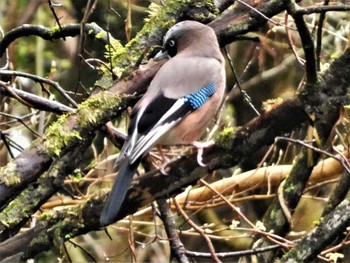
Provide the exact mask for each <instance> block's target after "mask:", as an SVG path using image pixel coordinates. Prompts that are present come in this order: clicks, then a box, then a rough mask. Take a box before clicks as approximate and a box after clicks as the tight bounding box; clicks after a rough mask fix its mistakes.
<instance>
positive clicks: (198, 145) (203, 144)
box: [192, 140, 214, 167]
mask: <svg viewBox="0 0 350 263" xmlns="http://www.w3.org/2000/svg"><path fill="white" fill-rule="evenodd" d="M192 145H193V146H194V147H196V148H197V162H198V164H199V165H200V166H202V167H206V166H207V165H206V164H205V163H203V150H204V148H208V147H210V146H212V145H214V141H213V140H210V141H206V142H197V141H195V142H193V143H192Z"/></svg>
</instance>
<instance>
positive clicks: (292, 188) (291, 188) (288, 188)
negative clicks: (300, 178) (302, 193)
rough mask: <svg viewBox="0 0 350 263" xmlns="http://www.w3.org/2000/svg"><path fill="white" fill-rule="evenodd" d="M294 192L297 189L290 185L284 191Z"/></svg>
mask: <svg viewBox="0 0 350 263" xmlns="http://www.w3.org/2000/svg"><path fill="white" fill-rule="evenodd" d="M294 190H295V187H294V185H293V184H290V185H288V186H287V187H286V188H285V189H284V191H285V192H286V193H291V192H294Z"/></svg>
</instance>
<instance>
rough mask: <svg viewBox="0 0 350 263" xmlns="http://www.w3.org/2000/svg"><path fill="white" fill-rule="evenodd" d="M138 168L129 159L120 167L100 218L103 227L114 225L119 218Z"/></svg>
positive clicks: (126, 158)
mask: <svg viewBox="0 0 350 263" xmlns="http://www.w3.org/2000/svg"><path fill="white" fill-rule="evenodd" d="M136 168H137V164H132V165H130V161H129V158H128V157H125V159H124V160H123V162H122V164H121V165H120V167H119V171H118V175H117V178H116V179H115V182H114V184H113V187H112V190H111V192H110V193H109V196H108V199H107V202H106V204H105V207H104V208H103V210H102V213H101V217H100V224H101V226H107V225H109V224H111V223H113V222H114V221H115V219H116V218H117V216H118V213H119V210H120V207H121V205H122V204H123V201H124V199H125V195H126V192H127V191H128V188H129V186H130V182H131V180H132V178H133V176H134V174H135V171H136Z"/></svg>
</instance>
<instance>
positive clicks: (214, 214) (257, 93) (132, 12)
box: [0, 0, 350, 262]
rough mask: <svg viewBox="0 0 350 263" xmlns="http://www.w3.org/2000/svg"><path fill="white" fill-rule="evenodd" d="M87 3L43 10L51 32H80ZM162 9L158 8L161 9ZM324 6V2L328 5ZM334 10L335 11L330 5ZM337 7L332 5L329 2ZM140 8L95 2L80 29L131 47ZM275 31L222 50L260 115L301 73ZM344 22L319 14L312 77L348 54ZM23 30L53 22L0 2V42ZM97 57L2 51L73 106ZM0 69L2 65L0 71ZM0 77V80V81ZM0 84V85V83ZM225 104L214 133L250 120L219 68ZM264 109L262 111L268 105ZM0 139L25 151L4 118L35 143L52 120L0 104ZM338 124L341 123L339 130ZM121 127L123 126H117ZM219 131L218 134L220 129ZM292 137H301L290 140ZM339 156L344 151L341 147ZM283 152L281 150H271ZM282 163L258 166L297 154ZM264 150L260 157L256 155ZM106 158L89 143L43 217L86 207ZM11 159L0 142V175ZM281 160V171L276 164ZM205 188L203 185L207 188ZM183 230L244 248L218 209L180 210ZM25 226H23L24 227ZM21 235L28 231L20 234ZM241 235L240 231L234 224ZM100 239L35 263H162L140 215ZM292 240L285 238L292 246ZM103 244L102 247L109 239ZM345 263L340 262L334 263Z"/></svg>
mask: <svg viewBox="0 0 350 263" xmlns="http://www.w3.org/2000/svg"><path fill="white" fill-rule="evenodd" d="M90 2H91V1H83V0H80V1H69V0H55V1H52V3H57V4H58V3H59V4H61V5H59V6H56V7H55V12H56V13H57V15H58V17H59V19H60V23H61V24H62V25H65V24H70V23H80V22H81V21H82V19H83V17H84V12H85V11H86V6H87V5H88V4H89V3H90ZM165 2H166V1H165ZM331 2H332V1H331ZM333 2H336V1H333ZM339 2H340V1H339ZM320 3H323V1H316V0H314V1H312V0H309V1H302V2H301V3H300V4H301V5H303V6H309V5H316V4H320ZM149 4H150V2H149V1H145V0H133V1H131V0H129V1H127V0H109V1H97V5H96V6H95V8H94V9H93V12H92V15H91V16H90V18H89V20H88V22H94V23H96V24H98V25H99V26H100V27H102V28H103V29H105V30H109V31H110V33H111V34H112V36H113V37H114V38H115V39H118V40H120V41H121V43H122V44H126V43H127V42H128V40H127V39H128V38H132V37H134V36H135V35H136V34H137V32H138V31H139V30H140V29H141V28H142V26H143V24H144V18H145V17H147V15H148V11H147V10H148V6H149ZM318 17H319V15H316V14H312V15H309V16H307V23H308V27H309V29H310V30H312V31H313V32H315V31H316V22H317V19H318ZM272 20H273V21H275V22H277V23H271V22H269V23H267V25H266V26H264V27H263V28H261V29H260V30H259V32H254V33H249V34H247V36H248V37H249V38H251V39H255V40H256V39H259V41H251V40H242V41H237V42H234V43H232V44H230V45H228V46H227V49H228V51H229V55H230V57H231V58H232V60H233V63H234V66H235V71H236V73H237V75H238V78H239V80H240V82H241V85H242V88H243V89H244V90H246V92H247V93H248V95H249V96H250V98H251V100H252V103H253V105H254V106H255V107H256V108H257V109H258V110H259V111H262V107H263V103H264V102H266V101H267V100H270V99H275V101H273V100H271V101H269V103H271V104H274V103H275V102H276V99H278V98H282V99H286V98H290V97H292V96H293V95H294V94H295V93H296V92H297V89H298V87H299V86H300V85H301V84H302V83H303V77H304V68H303V67H302V66H301V65H300V64H298V63H297V62H296V59H295V56H294V55H293V54H292V52H291V49H290V46H289V44H288V38H287V36H286V28H285V26H284V23H285V15H284V14H280V15H278V16H275V17H273V19H272ZM349 22H350V13H349V12H338V13H332V12H329V13H327V18H326V21H325V24H324V30H323V38H322V39H323V44H322V53H321V69H326V68H327V67H328V65H329V63H330V62H331V61H332V60H333V59H334V58H336V57H338V56H339V55H340V54H341V53H342V51H343V50H344V49H345V47H346V45H348V41H349V39H348V36H349V25H350V23H349ZM23 24H35V25H43V26H46V27H54V26H55V25H56V21H55V19H54V17H53V15H52V12H51V11H50V8H49V5H48V1H46V0H11V1H0V25H1V29H2V30H3V32H5V33H6V32H8V31H10V30H12V29H14V28H16V27H18V26H21V25H23ZM126 25H131V32H130V35H128V34H129V33H128V32H126V30H125V29H126ZM288 26H289V27H291V28H292V27H294V25H293V23H292V19H289V21H288ZM290 38H291V39H292V41H293V43H294V45H295V49H296V51H297V52H298V54H299V55H300V56H302V50H301V43H300V41H299V36H298V33H297V32H296V31H295V30H290ZM105 54H106V49H105V47H104V46H103V45H102V44H101V43H98V42H96V41H93V40H91V39H89V38H87V39H86V42H85V43H84V46H83V52H81V51H80V50H79V38H78V37H75V38H70V37H68V38H66V40H65V41H63V40H56V41H51V42H50V41H46V40H43V39H41V38H38V37H33V36H30V37H26V38H20V39H18V40H16V41H15V42H14V43H12V44H11V46H10V47H9V60H10V66H9V68H10V69H12V70H16V71H22V72H26V73H31V74H35V75H39V76H42V77H46V78H49V79H52V80H54V81H57V82H59V83H60V85H61V86H62V87H64V89H65V90H66V91H67V93H69V94H70V95H71V96H72V97H73V98H74V100H75V101H77V102H81V101H84V99H86V98H87V97H88V96H89V94H90V92H91V91H92V89H93V86H94V83H95V82H96V81H97V80H98V79H99V78H100V77H101V72H100V71H99V70H98V69H96V68H92V67H91V66H89V65H88V64H87V63H86V62H85V60H86V59H89V58H94V59H99V60H102V61H105V62H106V63H108V60H107V59H106V56H105ZM1 63H2V65H1V67H3V66H4V65H5V61H4V60H2V61H1ZM0 77H1V76H0ZM1 78H2V77H1ZM12 81H14V83H15V84H16V87H17V88H19V89H23V90H25V91H29V92H31V93H34V94H38V95H42V96H57V98H56V99H57V100H59V101H61V102H62V103H65V101H64V100H62V99H61V98H60V97H59V95H58V94H57V92H56V91H54V90H52V88H50V87H47V88H48V90H49V91H50V93H47V92H45V91H43V90H42V88H41V86H40V85H39V84H37V83H35V82H34V81H31V80H28V79H25V78H19V77H18V78H16V79H13V80H12ZM227 83H228V85H227V86H228V96H227V102H226V106H225V110H224V113H223V115H222V123H224V124H225V125H226V126H227V125H229V126H241V125H244V124H245V123H246V122H247V121H249V120H251V119H252V118H253V117H255V116H256V113H255V112H254V110H253V109H252V108H251V107H250V105H248V103H247V102H246V101H245V100H244V99H243V98H242V94H241V93H240V92H239V91H238V89H237V88H236V89H233V86H234V85H235V84H234V78H233V76H232V72H231V70H230V69H229V67H227ZM269 103H267V104H266V103H265V105H269ZM0 112H1V113H5V114H0V130H1V133H2V134H5V135H6V137H7V139H8V140H9V141H10V144H11V151H12V152H13V153H14V154H16V153H18V152H20V151H21V150H22V149H23V148H26V147H28V146H29V145H30V143H31V142H32V141H33V140H34V139H35V138H36V137H37V135H35V134H34V133H33V132H30V131H29V130H28V129H27V128H26V127H25V126H24V125H23V124H22V123H21V122H18V121H17V120H16V119H14V118H13V117H9V116H7V115H6V114H11V115H12V116H20V117H21V118H22V121H23V122H24V123H26V125H28V126H29V127H31V129H33V130H34V131H35V132H36V133H38V134H39V135H41V134H42V133H43V132H44V130H45V128H46V127H47V126H48V125H49V123H51V122H52V121H53V120H55V119H56V116H55V115H54V114H52V113H44V112H41V113H40V112H38V111H36V110H33V109H31V108H29V107H26V106H23V105H22V104H20V103H19V102H17V101H16V100H14V99H9V98H8V97H4V96H2V95H0ZM347 117H348V116H347V115H346V116H345V119H344V123H346V122H347V121H348V118H347ZM121 124H123V125H124V127H125V123H124V122H121ZM222 126H224V125H222ZM342 129H343V130H342V132H343V134H344V135H345V137H347V132H348V129H347V127H346V126H342ZM300 132H301V133H302V132H303V131H300ZM344 147H347V145H346V146H344ZM280 148H281V149H283V145H281V147H280ZM291 148H292V149H288V151H286V152H287V153H286V152H284V153H283V154H284V155H283V156H281V155H280V153H279V152H275V153H274V154H273V155H271V156H269V157H268V158H267V159H266V160H265V162H266V163H267V165H272V164H276V163H278V164H281V163H283V164H290V163H291V162H292V160H293V157H294V156H295V153H296V152H298V149H299V148H298V147H291ZM265 150H267V149H265ZM115 153H116V150H115V148H114V147H113V146H112V145H111V143H109V142H108V141H107V140H106V139H105V138H104V137H103V136H102V135H99V136H97V138H96V141H95V144H94V145H93V146H92V147H91V150H90V151H89V152H88V153H85V154H86V155H87V158H86V163H84V164H82V165H81V167H80V168H81V170H77V173H76V174H75V175H72V178H68V179H67V184H66V189H64V190H63V191H62V192H60V193H58V194H57V195H56V196H55V197H53V198H52V199H51V200H50V202H49V203H48V204H46V205H45V206H44V207H43V209H44V210H45V209H53V208H59V207H60V206H61V205H62V204H61V203H62V201H65V200H66V201H67V204H68V205H69V204H72V203H74V202H73V201H72V199H71V198H70V197H69V194H67V192H66V191H69V192H71V193H73V194H74V195H78V196H82V197H86V196H88V194H89V191H90V192H91V191H98V189H99V188H100V187H101V184H100V183H97V184H95V180H96V179H97V178H102V177H103V176H104V175H106V174H108V173H109V172H110V170H111V164H110V163H111V162H109V164H108V165H109V166H108V167H107V168H106V167H103V168H101V167H102V166H103V165H106V164H105V163H104V161H106V160H108V159H107V158H110V156H114V157H115V155H113V154H115ZM264 154H265V152H264V151H262V152H257V153H256V155H255V156H251V158H249V159H247V160H246V161H245V162H244V163H242V165H241V166H240V167H234V168H232V169H230V170H226V171H219V172H218V173H216V175H215V177H213V178H221V177H225V176H231V174H233V173H240V172H242V171H245V170H249V169H254V168H255V167H256V165H257V164H258V163H259V162H260V161H261V160H262V159H263V156H264ZM10 158H11V156H10V154H9V151H8V149H7V148H6V147H5V145H4V143H3V142H0V165H1V166H3V165H5V164H6V163H7V162H8V161H9V159H10ZM281 160H282V161H281ZM213 178H207V179H208V180H214V179H213ZM334 183H335V182H334V181H333V182H330V183H328V184H325V185H323V186H320V187H318V188H315V189H314V190H312V191H310V193H308V194H306V195H305V197H304V198H303V199H302V202H301V203H300V204H299V206H298V209H297V211H296V214H295V220H296V222H298V224H297V225H296V228H295V229H293V231H294V232H291V234H290V236H289V237H288V238H290V239H294V238H299V237H300V236H301V235H302V234H303V233H304V231H308V230H310V229H311V228H312V227H313V226H314V224H315V223H317V220H318V219H319V216H320V214H321V212H322V209H323V207H324V204H325V202H326V199H327V197H328V195H329V193H330V192H331V189H332V187H333V185H334ZM266 191H267V188H266V187H260V188H258V189H255V190H252V191H246V192H245V193H244V194H243V195H242V196H245V197H247V196H252V197H254V195H263V194H265V193H266ZM270 200H271V198H270V197H268V196H266V198H262V199H261V200H257V199H255V198H251V200H250V201H242V202H239V203H236V205H237V206H238V207H240V208H241V210H242V212H244V214H245V215H246V216H247V217H249V218H250V220H251V221H253V222H256V221H258V220H259V219H260V218H261V216H262V214H263V213H264V211H265V210H266V207H267V205H268V204H269V202H270ZM189 214H191V218H192V220H194V221H195V222H196V223H197V224H198V225H201V226H202V227H203V229H205V231H206V233H207V234H208V235H210V237H211V238H212V240H213V243H214V245H215V248H216V251H217V252H220V251H231V250H233V249H235V250H236V249H237V250H238V249H245V248H246V246H247V243H248V242H249V241H250V238H251V234H252V233H249V232H244V231H238V230H234V229H231V228H230V225H231V223H232V221H234V220H238V218H237V215H236V214H233V212H232V211H231V209H230V208H228V207H227V206H218V207H216V208H215V209H202V208H198V209H193V210H189ZM34 221H35V220H34V219H33V222H34ZM176 223H177V225H178V226H179V229H180V230H181V233H180V234H181V238H182V241H183V242H184V245H185V247H186V248H187V249H189V250H193V251H206V245H204V244H203V240H202V239H201V237H199V235H198V233H196V232H195V231H194V230H193V229H192V228H191V227H190V226H189V225H188V224H187V223H186V222H185V221H184V219H183V218H182V217H181V216H177V217H176ZM26 227H29V225H28V226H26ZM241 227H246V226H245V225H244V224H243V225H241ZM108 232H109V235H107V234H106V233H105V232H104V231H99V232H95V233H90V234H86V235H83V236H79V237H76V238H73V239H72V240H70V241H68V242H66V243H65V245H64V246H59V247H60V250H59V251H58V250H57V248H56V249H52V250H51V251H49V252H47V253H44V254H41V255H40V256H38V257H37V259H36V260H37V261H38V262H52V259H53V258H55V259H56V260H57V261H63V262H66V261H74V262H86V261H94V260H96V261H104V260H106V261H112V262H116V261H135V262H146V261H150V262H166V261H168V258H169V253H170V252H169V246H168V241H167V238H166V235H165V233H164V229H163V226H162V223H161V221H160V220H159V218H158V217H156V216H155V215H154V213H153V212H152V210H151V209H146V210H145V211H143V212H142V213H140V214H136V215H133V216H130V217H129V218H127V219H124V220H121V221H120V222H118V223H117V224H115V225H113V226H111V227H109V228H108ZM293 235H295V236H293ZM109 237H112V240H111V239H110V238H109ZM349 258H350V257H349V255H348V259H349ZM344 262H345V261H344Z"/></svg>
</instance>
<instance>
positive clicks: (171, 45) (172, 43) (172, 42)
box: [169, 39, 175, 47]
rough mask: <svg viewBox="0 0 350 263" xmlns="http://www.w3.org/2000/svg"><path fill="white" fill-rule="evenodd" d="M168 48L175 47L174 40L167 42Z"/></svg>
mask: <svg viewBox="0 0 350 263" xmlns="http://www.w3.org/2000/svg"><path fill="white" fill-rule="evenodd" d="M169 46H170V47H174V46H175V40H173V39H171V40H169Z"/></svg>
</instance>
